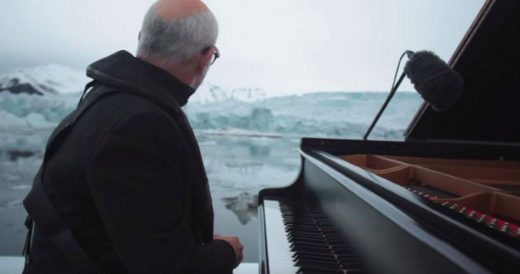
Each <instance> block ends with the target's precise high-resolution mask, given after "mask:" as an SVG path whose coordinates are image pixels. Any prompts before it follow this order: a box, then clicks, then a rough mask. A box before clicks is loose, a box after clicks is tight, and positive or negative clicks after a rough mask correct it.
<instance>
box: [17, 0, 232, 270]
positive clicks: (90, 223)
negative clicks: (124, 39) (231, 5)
mask: <svg viewBox="0 0 520 274" xmlns="http://www.w3.org/2000/svg"><path fill="white" fill-rule="evenodd" d="M217 33H218V27H217V22H216V20H215V17H214V16H213V14H212V13H211V12H210V11H209V9H208V8H207V7H206V6H205V5H204V4H203V3H202V2H201V1H199V0H159V1H158V2H157V3H155V4H154V5H153V6H152V7H151V8H150V10H149V11H148V13H147V14H146V16H145V20H144V23H143V27H142V30H141V32H140V34H139V46H138V50H137V58H136V57H133V56H132V55H131V54H129V53H127V52H124V51H120V52H117V53H115V54H113V55H111V56H109V57H106V58H104V59H101V60H99V61H97V62H95V63H93V64H92V65H90V66H89V67H88V69H87V74H88V75H89V76H90V77H91V78H93V79H94V81H93V82H92V83H90V84H89V85H88V87H92V88H91V89H90V92H88V94H87V95H86V96H85V97H84V99H83V100H82V101H81V103H80V104H79V106H78V108H77V109H76V110H75V111H74V112H72V113H71V114H70V115H69V116H67V117H66V118H65V119H64V120H63V121H62V123H60V125H59V126H58V128H57V129H56V130H55V131H54V133H53V134H52V136H51V137H50V139H49V143H48V146H47V150H46V155H45V158H44V161H43V163H42V166H41V168H40V171H39V173H38V175H37V176H36V178H35V183H34V186H33V189H32V190H31V193H30V194H29V195H28V197H27V198H26V200H25V201H24V205H25V207H26V209H27V211H28V213H29V216H30V218H29V219H28V222H27V224H28V226H29V227H30V233H29V237H28V241H27V244H26V253H27V264H26V267H25V270H24V273H40V274H41V273H68V274H70V273H96V272H98V273H230V272H231V271H232V269H233V268H234V267H236V266H237V265H238V264H239V263H240V261H241V260H242V245H241V243H240V241H239V240H238V238H236V237H220V236H214V234H213V208H212V203H211V196H210V193H209V187H208V181H207V178H206V173H205V170H204V166H203V164H202V159H201V156H200V151H199V148H198V145H197V141H196V140H195V137H194V135H193V132H192V130H191V127H190V125H189V123H188V121H187V120H186V117H185V116H184V113H183V112H182V110H181V108H180V107H181V106H183V105H184V104H186V102H187V100H188V97H189V96H190V95H191V94H192V93H193V92H194V91H195V90H196V89H197V87H198V86H199V85H200V83H201V82H202V80H203V79H204V77H205V75H206V72H207V71H208V68H209V67H210V65H211V64H212V63H213V62H214V61H215V59H216V58H217V57H218V50H217V48H216V47H215V43H216V39H217Z"/></svg>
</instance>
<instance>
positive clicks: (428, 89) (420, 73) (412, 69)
mask: <svg viewBox="0 0 520 274" xmlns="http://www.w3.org/2000/svg"><path fill="white" fill-rule="evenodd" d="M405 53H406V55H407V56H408V62H407V63H406V65H405V67H404V73H405V74H406V75H407V76H408V78H409V79H410V81H411V82H412V83H413V85H414V87H415V89H416V90H417V92H419V94H420V95H421V96H422V98H423V99H424V100H425V101H426V102H428V103H429V104H430V105H431V106H432V108H433V110H435V111H446V110H449V109H450V108H452V107H453V106H455V104H456V103H457V102H458V101H459V100H460V98H461V97H462V93H463V89H464V80H463V79H462V77H461V76H460V74H459V73H458V72H457V71H455V70H453V69H451V68H450V67H449V66H448V64H446V62H444V61H443V60H442V59H441V58H439V56H437V55H436V54H435V53H433V52H431V51H418V52H415V53H414V52H413V51H409V50H408V51H406V52H405Z"/></svg>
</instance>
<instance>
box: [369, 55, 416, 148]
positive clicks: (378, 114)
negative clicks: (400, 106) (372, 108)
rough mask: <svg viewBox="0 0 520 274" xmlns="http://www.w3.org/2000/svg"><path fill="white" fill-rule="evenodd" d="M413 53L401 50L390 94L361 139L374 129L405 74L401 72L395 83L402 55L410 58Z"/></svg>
mask: <svg viewBox="0 0 520 274" xmlns="http://www.w3.org/2000/svg"><path fill="white" fill-rule="evenodd" d="M413 54H414V52H413V51H411V50H406V51H404V52H403V54H401V57H399V61H398V62H397V68H396V69H395V74H394V80H393V81H392V86H391V88H390V94H388V97H387V98H386V101H385V103H384V104H383V105H382V106H381V109H379V112H378V113H377V115H376V117H375V118H374V121H372V124H370V127H368V130H367V132H366V133H365V135H364V136H363V140H367V138H368V135H370V132H372V129H374V126H375V125H376V123H377V121H378V120H379V118H380V117H381V115H382V114H383V112H384V111H385V109H386V107H387V106H388V103H389V102H390V100H391V99H392V97H393V96H394V94H395V92H396V91H397V88H398V87H399V86H400V85H401V82H402V81H403V79H404V76H405V74H404V72H403V73H402V74H401V77H400V78H399V80H398V81H397V83H396V80H397V74H398V73H399V68H400V67H401V62H402V61H403V58H404V56H405V55H407V56H408V58H411V57H412V55H413Z"/></svg>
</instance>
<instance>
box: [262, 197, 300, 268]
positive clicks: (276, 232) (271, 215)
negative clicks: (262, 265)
mask: <svg viewBox="0 0 520 274" xmlns="http://www.w3.org/2000/svg"><path fill="white" fill-rule="evenodd" d="M264 212H265V234H266V238H267V260H268V264H269V265H268V268H269V273H272V274H278V273H280V274H285V273H287V274H289V273H296V272H297V271H298V270H299V268H298V267H296V266H295V265H294V262H293V260H292V256H293V254H294V253H293V252H292V251H291V249H290V247H289V240H288V239H287V236H286V231H285V225H284V223H283V218H282V209H281V208H280V203H279V202H278V201H273V200H265V201H264Z"/></svg>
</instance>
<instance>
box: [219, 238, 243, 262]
mask: <svg viewBox="0 0 520 274" xmlns="http://www.w3.org/2000/svg"><path fill="white" fill-rule="evenodd" d="M213 240H224V241H226V242H228V243H229V244H230V245H231V247H233V250H234V251H235V262H236V265H235V267H237V266H238V265H239V264H240V262H242V259H243V258H244V255H243V254H242V253H243V251H244V247H243V246H242V243H240V239H239V238H238V237H234V236H220V235H218V234H215V235H214V236H213Z"/></svg>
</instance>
